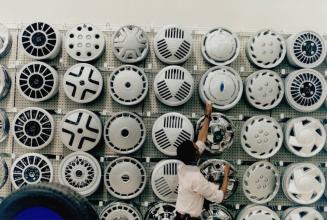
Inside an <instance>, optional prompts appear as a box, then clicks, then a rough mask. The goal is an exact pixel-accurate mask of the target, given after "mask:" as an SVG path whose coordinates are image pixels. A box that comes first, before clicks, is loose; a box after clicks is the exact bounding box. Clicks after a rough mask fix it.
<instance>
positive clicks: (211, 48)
mask: <svg viewBox="0 0 327 220" xmlns="http://www.w3.org/2000/svg"><path fill="white" fill-rule="evenodd" d="M201 52H202V55H203V57H204V58H205V60H206V61H207V62H209V63H211V64H212V65H216V66H218V65H221V66H223V65H228V64H230V63H232V62H233V61H234V60H235V59H236V58H237V56H238V54H239V53H240V41H239V39H238V37H237V35H236V34H234V33H233V32H231V31H230V30H227V29H225V28H214V29H212V30H210V31H209V32H208V33H206V35H205V36H204V38H203V40H202V44H201Z"/></svg>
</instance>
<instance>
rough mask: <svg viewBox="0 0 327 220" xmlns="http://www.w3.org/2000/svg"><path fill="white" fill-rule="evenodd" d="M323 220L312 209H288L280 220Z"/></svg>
mask: <svg viewBox="0 0 327 220" xmlns="http://www.w3.org/2000/svg"><path fill="white" fill-rule="evenodd" d="M294 219H296V220H309V219H314V220H324V217H323V216H322V215H321V214H320V213H319V212H318V211H317V210H316V209H314V208H312V207H294V208H288V209H286V210H285V211H284V213H283V215H282V220H294Z"/></svg>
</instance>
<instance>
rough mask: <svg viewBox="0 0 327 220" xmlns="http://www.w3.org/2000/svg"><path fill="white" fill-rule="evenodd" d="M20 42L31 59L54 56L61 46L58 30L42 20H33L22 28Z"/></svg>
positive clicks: (43, 58)
mask: <svg viewBox="0 0 327 220" xmlns="http://www.w3.org/2000/svg"><path fill="white" fill-rule="evenodd" d="M20 43H21V45H22V47H23V49H24V52H25V53H26V54H27V55H28V56H30V57H31V58H33V59H37V60H45V59H53V58H55V57H56V56H57V55H58V53H59V51H60V46H61V37H60V33H59V31H57V30H56V29H55V28H54V27H52V26H50V25H49V24H47V23H44V22H35V23H32V24H30V25H28V26H27V27H25V28H24V29H23V30H22V34H21V38H20Z"/></svg>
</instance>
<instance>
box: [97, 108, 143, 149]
mask: <svg viewBox="0 0 327 220" xmlns="http://www.w3.org/2000/svg"><path fill="white" fill-rule="evenodd" d="M103 132H104V133H103V135H104V140H105V142H106V145H107V146H109V147H110V148H111V149H112V150H114V151H115V152H117V153H120V154H129V153H133V152H135V151H137V150H138V149H140V147H141V146H142V145H143V143H144V141H145V136H146V130H145V125H144V122H143V121H142V119H141V118H140V117H139V116H138V115H136V114H134V113H132V112H119V113H117V114H115V115H113V116H111V117H110V118H109V120H108V121H107V122H106V124H105V126H104V131H103Z"/></svg>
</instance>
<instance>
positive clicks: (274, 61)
mask: <svg viewBox="0 0 327 220" xmlns="http://www.w3.org/2000/svg"><path fill="white" fill-rule="evenodd" d="M246 55H247V57H248V59H249V60H250V61H251V63H253V64H254V65H256V66H258V67H260V68H268V69H270V68H274V67H276V66H278V65H279V64H280V63H281V62H282V61H283V60H284V58H285V55H286V43H285V40H284V38H283V36H282V35H280V34H279V33H277V32H276V31H273V30H262V31H259V32H258V33H256V34H255V35H254V36H252V37H251V38H250V40H249V41H248V43H247V46H246Z"/></svg>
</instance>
